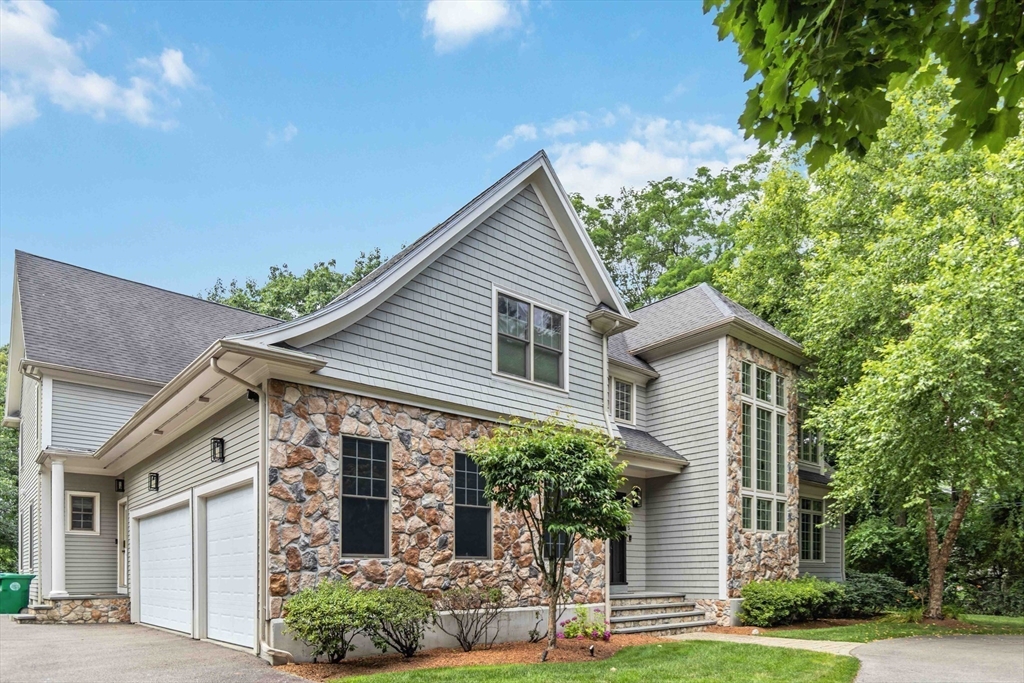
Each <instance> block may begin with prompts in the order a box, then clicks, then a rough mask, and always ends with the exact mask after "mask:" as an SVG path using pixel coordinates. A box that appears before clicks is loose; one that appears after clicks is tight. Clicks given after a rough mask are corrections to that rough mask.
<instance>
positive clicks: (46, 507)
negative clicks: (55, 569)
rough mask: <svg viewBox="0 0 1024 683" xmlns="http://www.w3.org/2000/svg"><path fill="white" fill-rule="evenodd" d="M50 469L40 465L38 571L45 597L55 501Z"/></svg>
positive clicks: (40, 585) (42, 592)
mask: <svg viewBox="0 0 1024 683" xmlns="http://www.w3.org/2000/svg"><path fill="white" fill-rule="evenodd" d="M51 486H52V484H51V483H50V470H48V469H47V468H46V467H44V466H40V467H39V493H40V496H41V498H40V500H39V503H40V505H39V566H38V567H36V568H35V569H36V573H37V574H39V597H40V598H45V597H46V596H47V595H49V594H50V580H51V578H52V577H51V576H50V574H51V573H52V572H51V570H50V566H51V565H50V550H51V549H52V547H53V540H52V538H53V528H52V527H53V521H52V520H53V503H52V502H51V496H50V494H51V493H52V491H51V490H50V487H51Z"/></svg>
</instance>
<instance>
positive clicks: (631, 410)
mask: <svg viewBox="0 0 1024 683" xmlns="http://www.w3.org/2000/svg"><path fill="white" fill-rule="evenodd" d="M616 382H622V383H623V384H628V385H629V386H630V390H629V401H630V406H629V414H630V417H631V418H632V419H630V420H623V419H620V418H619V416H618V415H617V414H616V412H615V411H616V405H617V401H616V398H615V383H616ZM612 417H614V418H615V421H616V422H618V423H619V424H624V425H636V382H631V381H630V380H628V379H622V378H621V377H616V376H615V375H612Z"/></svg>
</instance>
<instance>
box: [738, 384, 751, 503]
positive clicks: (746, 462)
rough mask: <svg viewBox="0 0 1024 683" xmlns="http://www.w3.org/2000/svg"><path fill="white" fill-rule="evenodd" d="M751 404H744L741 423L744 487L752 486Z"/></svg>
mask: <svg viewBox="0 0 1024 683" xmlns="http://www.w3.org/2000/svg"><path fill="white" fill-rule="evenodd" d="M750 430H751V424H750V405H748V404H746V403H744V404H743V423H742V424H741V425H740V431H741V432H742V434H741V436H740V439H741V441H742V444H743V453H742V458H743V462H742V463H740V465H741V467H742V470H743V487H744V488H750Z"/></svg>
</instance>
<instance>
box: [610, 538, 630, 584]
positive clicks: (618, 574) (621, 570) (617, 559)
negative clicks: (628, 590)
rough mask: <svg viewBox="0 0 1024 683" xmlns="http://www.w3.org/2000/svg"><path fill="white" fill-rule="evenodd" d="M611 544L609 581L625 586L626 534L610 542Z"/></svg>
mask: <svg viewBox="0 0 1024 683" xmlns="http://www.w3.org/2000/svg"><path fill="white" fill-rule="evenodd" d="M610 545H611V548H610V550H611V571H612V575H611V583H612V585H613V586H625V585H626V584H627V583H628V581H626V536H623V537H622V538H617V539H615V540H614V541H611V542H610Z"/></svg>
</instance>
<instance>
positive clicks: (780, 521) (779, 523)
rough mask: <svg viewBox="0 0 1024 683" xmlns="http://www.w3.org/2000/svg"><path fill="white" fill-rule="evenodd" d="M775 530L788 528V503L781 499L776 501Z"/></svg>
mask: <svg viewBox="0 0 1024 683" xmlns="http://www.w3.org/2000/svg"><path fill="white" fill-rule="evenodd" d="M775 530H776V531H779V532H783V531H785V530H786V504H785V503H784V502H783V501H781V500H779V501H776V502H775Z"/></svg>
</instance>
